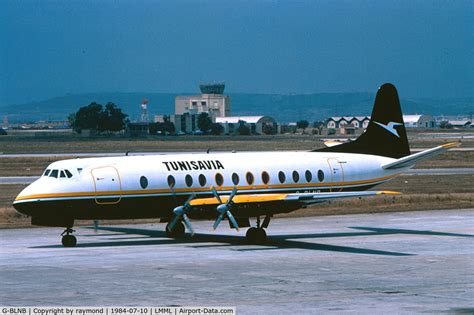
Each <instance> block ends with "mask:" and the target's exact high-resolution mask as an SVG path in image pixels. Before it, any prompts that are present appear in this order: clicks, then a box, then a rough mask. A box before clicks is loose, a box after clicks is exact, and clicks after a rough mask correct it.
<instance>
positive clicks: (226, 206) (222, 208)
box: [211, 187, 239, 231]
mask: <svg viewBox="0 0 474 315" xmlns="http://www.w3.org/2000/svg"><path fill="white" fill-rule="evenodd" d="M211 190H212V194H213V195H214V197H216V199H217V201H219V203H220V205H218V206H217V212H219V213H220V214H219V216H218V217H217V219H216V221H215V222H214V226H213V227H214V230H215V229H217V226H218V225H219V223H221V221H222V219H224V216H226V215H227V218H228V219H229V221H230V222H231V223H232V226H233V227H234V228H235V229H236V230H237V231H239V225H238V224H237V221H236V220H235V218H234V216H233V215H232V213H231V212H230V209H231V208H232V206H233V205H234V203H233V202H232V199H233V198H234V197H235V195H236V194H237V188H235V187H234V189H232V193H231V194H230V196H229V199H227V202H226V203H222V199H221V197H220V196H219V194H218V193H217V191H216V189H215V188H214V187H211Z"/></svg>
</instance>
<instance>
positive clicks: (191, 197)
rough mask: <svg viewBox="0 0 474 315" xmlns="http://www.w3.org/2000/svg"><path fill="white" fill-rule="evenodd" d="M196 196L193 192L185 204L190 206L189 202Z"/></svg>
mask: <svg viewBox="0 0 474 315" xmlns="http://www.w3.org/2000/svg"><path fill="white" fill-rule="evenodd" d="M194 197H196V195H195V194H192V195H191V196H189V198H188V200H186V202H185V203H184V205H185V206H186V207H189V206H190V204H189V202H190V201H191V200H193V199H194Z"/></svg>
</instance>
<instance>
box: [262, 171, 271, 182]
mask: <svg viewBox="0 0 474 315" xmlns="http://www.w3.org/2000/svg"><path fill="white" fill-rule="evenodd" d="M269 181H270V175H268V173H267V172H265V171H263V172H262V182H263V183H264V184H265V185H266V184H268V182H269Z"/></svg>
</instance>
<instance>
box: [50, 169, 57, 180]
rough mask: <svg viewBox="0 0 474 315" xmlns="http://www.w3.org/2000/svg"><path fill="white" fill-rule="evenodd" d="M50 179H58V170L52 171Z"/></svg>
mask: <svg viewBox="0 0 474 315" xmlns="http://www.w3.org/2000/svg"><path fill="white" fill-rule="evenodd" d="M49 177H54V178H58V170H52V171H51V174H49Z"/></svg>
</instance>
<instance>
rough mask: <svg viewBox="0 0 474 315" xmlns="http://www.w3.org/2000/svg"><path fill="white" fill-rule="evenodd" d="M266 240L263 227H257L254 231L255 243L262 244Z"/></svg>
mask: <svg viewBox="0 0 474 315" xmlns="http://www.w3.org/2000/svg"><path fill="white" fill-rule="evenodd" d="M266 241H267V232H265V230H264V229H263V228H257V231H256V233H255V243H256V244H264V243H265V242H266Z"/></svg>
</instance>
